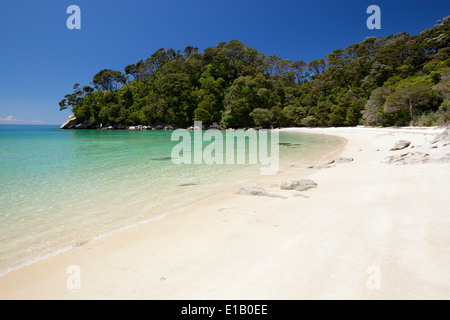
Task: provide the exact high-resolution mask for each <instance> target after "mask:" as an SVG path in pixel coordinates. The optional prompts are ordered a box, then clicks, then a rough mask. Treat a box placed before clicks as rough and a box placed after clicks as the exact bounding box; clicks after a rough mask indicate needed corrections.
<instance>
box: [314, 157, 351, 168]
mask: <svg viewBox="0 0 450 320" xmlns="http://www.w3.org/2000/svg"><path fill="white" fill-rule="evenodd" d="M352 161H353V158H344V157H341V158H337V159H334V160H331V161H330V162H327V163H322V164H316V165H313V166H309V167H308V169H325V168H333V167H336V165H335V164H336V163H348V162H352Z"/></svg>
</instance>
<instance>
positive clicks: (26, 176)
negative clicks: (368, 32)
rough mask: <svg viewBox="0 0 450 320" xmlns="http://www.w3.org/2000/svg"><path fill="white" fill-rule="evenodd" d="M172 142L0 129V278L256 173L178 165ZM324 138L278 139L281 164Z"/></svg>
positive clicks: (155, 134)
mask: <svg viewBox="0 0 450 320" xmlns="http://www.w3.org/2000/svg"><path fill="white" fill-rule="evenodd" d="M171 135H172V132H171V131H103V130H102V131H100V130H85V131H82V130H75V131H74V130H59V129H58V127H57V126H13V125H0V275H2V274H5V273H8V272H9V271H11V270H13V269H16V268H18V267H20V266H23V265H26V264H29V263H32V262H34V261H37V260H40V259H43V258H45V257H48V256H51V255H54V254H57V253H59V252H62V251H65V250H68V249H70V248H72V247H74V246H77V245H82V244H83V243H85V242H87V241H91V240H93V239H96V238H99V237H102V236H105V235H108V234H111V233H112V232H115V231H117V230H121V229H123V228H127V227H130V226H133V225H136V224H139V223H143V222H148V221H151V220H152V219H159V218H161V217H163V216H164V215H166V214H170V213H171V212H173V211H175V210H178V209H180V208H184V207H186V206H188V205H189V204H191V203H194V202H196V201H200V200H201V199H202V198H205V197H207V196H208V195H211V194H214V193H215V192H216V193H217V192H220V191H222V190H223V189H224V188H227V187H231V186H234V185H236V186H238V185H239V184H240V183H246V182H250V181H251V180H252V179H253V178H254V177H256V176H258V175H259V174H260V171H259V166H258V165H249V164H245V165H207V164H201V165H176V164H174V163H173V162H172V161H171V151H172V149H173V147H174V146H175V145H176V144H177V143H178V142H177V141H171ZM329 140H330V138H326V139H325V138H323V137H319V136H310V135H299V134H293V133H281V134H280V142H281V145H280V159H281V165H283V164H288V163H292V161H294V162H295V160H296V159H297V160H298V159H300V158H301V157H302V156H306V155H308V154H311V153H312V152H318V151H320V150H321V149H323V148H325V147H329V146H330V144H329V142H330V141H329ZM238 188H239V187H237V189H236V191H237V190H238Z"/></svg>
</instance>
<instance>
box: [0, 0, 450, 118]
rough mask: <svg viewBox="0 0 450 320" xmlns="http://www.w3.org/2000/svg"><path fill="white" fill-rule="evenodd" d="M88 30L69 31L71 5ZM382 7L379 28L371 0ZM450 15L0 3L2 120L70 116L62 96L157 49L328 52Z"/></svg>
mask: <svg viewBox="0 0 450 320" xmlns="http://www.w3.org/2000/svg"><path fill="white" fill-rule="evenodd" d="M72 4H75V5H78V6H79V7H80V8H81V30H69V29H67V27H66V20H67V18H68V17H69V14H67V13H66V9H67V7H68V6H69V5H72ZM371 4H375V5H378V6H379V7H380V8H381V30H369V29H367V27H366V20H367V18H368V17H369V14H367V13H366V9H367V7H368V6H369V5H371ZM447 15H450V1H448V0H427V1H417V0H409V1H403V0H390V1H379V0H373V1H365V0H360V1H357V0H353V1H350V0H290V1H287V0H277V1H263V0H259V1H253V0H252V1H248V0H171V1H152V0H128V1H113V0H108V1H106V0H89V1H88V0H70V1H66V0H40V1H35V0H28V1H24V0H15V1H3V2H2V4H1V6H0V35H1V36H0V43H1V45H0V124H1V123H46V124H60V123H63V122H65V120H66V119H67V116H68V115H69V114H68V113H69V112H60V111H59V106H58V102H59V101H60V100H61V99H62V98H63V97H64V95H65V94H67V93H70V92H71V91H72V87H73V84H74V83H81V84H82V85H88V84H89V83H90V82H91V81H92V77H93V76H94V75H95V74H96V73H97V72H98V71H100V70H101V69H104V68H111V69H116V70H120V71H123V70H124V68H125V66H126V65H128V64H131V63H135V62H137V61H138V60H140V59H145V58H147V57H148V56H150V54H151V53H153V52H154V51H156V50H157V49H159V48H174V49H184V48H185V47H186V46H187V45H192V46H196V47H198V48H199V49H200V51H202V50H203V49H205V48H207V47H210V46H214V45H216V44H218V43H219V42H221V41H225V42H228V41H230V40H232V39H238V40H240V41H242V42H243V43H244V44H247V45H250V46H251V47H253V48H255V49H258V50H259V51H261V52H264V53H266V54H267V55H271V54H275V55H277V56H279V57H281V58H284V59H290V60H304V61H306V62H308V61H311V60H313V59H317V58H322V57H324V56H325V55H326V54H328V53H330V52H331V51H332V50H334V49H337V48H345V47H346V46H348V45H350V44H352V43H355V42H360V41H362V40H364V38H366V37H368V36H376V37H379V36H388V35H390V34H395V33H399V32H403V31H405V32H408V33H410V34H418V33H420V32H421V31H422V30H424V29H427V28H430V27H432V26H433V25H434V24H435V23H436V21H437V20H439V19H441V18H442V17H444V16H447Z"/></svg>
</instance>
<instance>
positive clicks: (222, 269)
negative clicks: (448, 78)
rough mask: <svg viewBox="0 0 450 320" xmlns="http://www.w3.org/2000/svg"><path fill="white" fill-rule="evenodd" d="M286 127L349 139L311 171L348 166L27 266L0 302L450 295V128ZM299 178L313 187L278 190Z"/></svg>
mask: <svg viewBox="0 0 450 320" xmlns="http://www.w3.org/2000/svg"><path fill="white" fill-rule="evenodd" d="M285 130H289V131H298V132H304V133H315V134H326V135H335V136H339V137H342V138H344V139H345V140H346V142H345V144H343V145H342V147H341V148H339V149H338V150H335V151H334V152H331V153H328V154H325V155H323V158H322V159H318V163H311V165H316V164H320V163H326V162H329V161H331V160H333V159H336V158H339V157H351V158H353V161H351V162H348V163H337V164H335V166H330V167H329V168H322V169H308V168H305V167H304V166H294V167H291V168H289V169H288V170H285V171H283V172H280V173H279V174H277V175H272V176H261V177H260V178H259V179H258V181H255V184H258V185H260V186H262V187H263V188H264V189H266V190H267V191H268V192H270V193H273V194H278V195H282V196H284V197H286V198H287V199H282V198H272V197H265V196H247V195H238V194H235V192H236V191H238V189H239V187H244V186H237V188H236V189H233V190H224V192H223V193H222V194H221V195H218V196H214V197H211V198H210V199H208V200H206V201H203V202H202V203H199V204H198V205H196V206H194V207H191V208H189V209H187V210H185V211H182V212H178V213H174V214H172V215H169V216H167V217H165V218H163V219H160V220H157V221H153V222H151V223H147V224H143V225H140V226H137V227H134V228H131V229H128V230H125V231H121V232H119V233H116V234H113V235H111V236H109V237H107V238H104V239H100V240H97V241H93V242H89V243H87V244H85V245H82V246H79V247H76V248H75V249H72V250H70V251H68V252H65V253H62V254H59V255H57V256H55V257H52V258H49V259H46V260H42V261H39V262H37V263H35V264H32V265H29V266H26V267H23V268H21V269H19V270H16V271H13V272H11V273H9V274H7V275H5V276H3V277H0V299H450V210H449V208H450V196H449V191H450V170H449V169H450V145H447V146H444V143H443V142H438V143H436V144H434V146H437V148H433V145H432V144H431V142H432V141H433V139H434V137H435V136H436V135H438V134H439V133H441V132H443V131H444V129H442V128H398V129H397V128H362V127H357V128H317V129H307V128H304V129H285ZM402 139H403V140H409V141H410V142H411V145H410V146H409V147H407V148H406V149H403V150H399V151H390V148H392V147H393V146H394V144H395V143H396V142H397V141H398V140H402ZM426 154H428V155H426ZM402 155H403V156H402ZM390 156H396V157H398V158H392V159H390V161H388V162H386V161H384V162H383V160H385V159H387V158H388V157H390ZM397 160H398V161H397ZM422 162H424V163H422ZM404 163H405V164H404ZM301 178H308V179H312V180H314V181H315V182H317V184H318V186H317V188H314V189H310V190H307V191H302V192H300V191H294V190H280V187H279V185H280V183H281V182H282V181H283V180H290V179H301ZM69 266H77V267H79V270H80V271H81V273H80V278H79V279H80V285H81V287H80V288H79V289H77V288H75V289H70V288H68V286H67V280H68V279H69V277H70V275H69V274H68V273H67V270H68V267H69ZM69 287H70V286H69Z"/></svg>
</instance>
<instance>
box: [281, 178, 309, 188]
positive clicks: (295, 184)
mask: <svg viewBox="0 0 450 320" xmlns="http://www.w3.org/2000/svg"><path fill="white" fill-rule="evenodd" d="M312 188H317V183H316V182H315V181H313V180H310V179H300V180H287V181H282V182H281V185H280V189H281V190H297V191H306V190H309V189H312Z"/></svg>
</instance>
